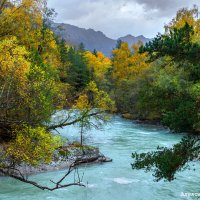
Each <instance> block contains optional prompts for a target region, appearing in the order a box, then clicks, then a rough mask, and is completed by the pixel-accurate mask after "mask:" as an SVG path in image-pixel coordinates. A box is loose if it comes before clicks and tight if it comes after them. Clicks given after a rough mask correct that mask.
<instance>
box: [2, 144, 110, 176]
mask: <svg viewBox="0 0 200 200" xmlns="http://www.w3.org/2000/svg"><path fill="white" fill-rule="evenodd" d="M104 162H112V159H111V158H108V157H106V156H105V155H103V154H102V153H101V152H100V151H99V148H97V147H93V146H87V145H84V146H80V145H79V144H77V143H75V144H70V145H69V144H68V145H64V146H62V147H60V148H59V149H58V150H56V151H55V152H54V156H53V161H52V162H51V163H49V164H40V165H38V166H37V167H33V166H29V165H26V164H21V165H20V166H18V167H17V168H16V169H17V170H15V171H13V172H14V173H15V174H16V175H17V174H18V173H21V174H22V175H24V176H28V175H33V174H38V173H44V172H51V171H59V170H62V169H68V168H69V167H70V166H71V165H72V164H73V163H77V164H76V165H81V164H84V163H85V164H92V163H99V164H100V163H104ZM0 175H2V174H0Z"/></svg>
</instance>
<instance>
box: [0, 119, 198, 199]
mask: <svg viewBox="0 0 200 200" xmlns="http://www.w3.org/2000/svg"><path fill="white" fill-rule="evenodd" d="M77 131H78V128H77V127H74V126H70V127H67V128H65V129H61V130H60V132H61V134H62V135H63V136H66V137H68V138H69V139H70V140H79V135H78V134H77ZM181 137H183V134H173V133H170V132H169V131H168V130H166V129H164V128H163V127H159V126H154V125H142V124H136V123H134V122H132V121H129V120H125V119H122V118H121V117H119V116H114V117H113V119H112V120H111V122H110V123H108V124H107V125H105V126H104V127H103V128H102V129H100V130H96V129H92V130H89V131H87V133H86V134H85V143H87V144H91V145H94V146H97V147H99V148H100V151H101V152H102V153H103V154H104V155H106V156H108V157H110V158H112V159H113V162H112V163H104V164H91V165H87V166H81V167H80V170H79V174H80V176H82V175H83V174H84V176H83V182H84V183H85V184H86V186H87V187H85V188H84V187H77V186H74V187H69V188H63V189H60V190H57V191H53V192H49V191H42V190H39V189H37V188H35V187H33V186H31V185H28V184H24V183H21V182H19V181H16V180H13V179H11V178H7V177H1V178H0V200H174V199H178V200H179V199H195V198H192V197H185V196H183V194H184V193H198V192H200V190H199V185H198V184H199V179H200V169H199V166H198V165H197V166H196V170H193V167H192V168H191V170H186V171H183V172H179V173H178V174H177V179H176V180H174V181H173V182H165V181H160V182H155V181H154V177H153V176H152V173H151V172H148V173H145V172H144V171H143V170H139V171H138V170H132V169H131V163H132V161H133V160H132V158H131V154H132V152H135V151H137V152H146V151H151V150H155V149H156V147H157V146H158V145H159V146H167V147H170V146H172V145H173V144H175V143H177V142H178V141H180V139H181ZM64 172H65V171H64V170H63V171H55V172H48V173H41V174H37V175H33V176H30V179H32V180H35V181H38V182H39V183H41V184H49V180H50V179H51V180H55V181H56V180H57V179H59V178H60V177H61V176H62V175H63V174H64ZM70 179H72V177H69V181H70Z"/></svg>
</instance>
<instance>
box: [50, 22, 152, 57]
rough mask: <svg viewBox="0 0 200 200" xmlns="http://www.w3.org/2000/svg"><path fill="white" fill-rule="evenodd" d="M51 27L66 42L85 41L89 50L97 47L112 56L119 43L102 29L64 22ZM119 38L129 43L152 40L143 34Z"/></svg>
mask: <svg viewBox="0 0 200 200" xmlns="http://www.w3.org/2000/svg"><path fill="white" fill-rule="evenodd" d="M51 27H52V30H53V31H54V33H55V34H56V35H57V36H59V37H61V38H63V39H65V40H66V42H68V43H70V44H73V45H79V44H80V43H83V44H84V45H85V48H86V49H87V50H90V51H93V50H94V49H96V50H97V51H101V52H103V53H104V54H105V55H106V56H111V51H112V49H113V48H115V46H116V44H117V40H113V39H111V38H109V37H107V36H106V35H105V34H104V33H102V32H101V31H95V30H93V29H85V28H79V27H77V26H74V25H70V24H64V23H52V24H51ZM119 39H120V40H122V41H124V42H128V44H129V45H131V44H133V43H136V42H138V41H139V40H140V41H142V42H143V43H146V42H148V41H150V39H148V38H145V37H144V36H142V35H141V36H138V37H134V36H132V35H127V36H125V37H121V38H119Z"/></svg>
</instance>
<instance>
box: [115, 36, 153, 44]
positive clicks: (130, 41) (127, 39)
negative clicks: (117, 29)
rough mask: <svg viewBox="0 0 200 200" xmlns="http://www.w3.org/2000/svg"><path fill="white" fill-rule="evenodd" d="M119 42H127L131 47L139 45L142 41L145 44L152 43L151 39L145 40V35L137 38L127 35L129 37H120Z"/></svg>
mask: <svg viewBox="0 0 200 200" xmlns="http://www.w3.org/2000/svg"><path fill="white" fill-rule="evenodd" d="M119 40H121V41H123V42H127V43H128V44H129V46H131V45H132V44H134V43H137V42H138V41H142V42H143V44H145V43H147V42H149V41H151V39H149V38H145V37H144V36H143V35H139V36H137V37H134V36H132V35H127V36H124V37H120V38H119Z"/></svg>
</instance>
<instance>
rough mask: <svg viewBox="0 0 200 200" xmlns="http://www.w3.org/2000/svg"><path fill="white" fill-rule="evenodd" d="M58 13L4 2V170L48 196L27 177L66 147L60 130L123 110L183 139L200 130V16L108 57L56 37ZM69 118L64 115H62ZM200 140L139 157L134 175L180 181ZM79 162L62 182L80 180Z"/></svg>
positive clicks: (0, 37)
mask: <svg viewBox="0 0 200 200" xmlns="http://www.w3.org/2000/svg"><path fill="white" fill-rule="evenodd" d="M53 14H54V12H53V10H50V9H48V8H47V7H46V2H45V1H44V0H39V1H38V0H24V1H22V2H21V1H8V0H1V1H0V70H1V73H0V139H1V140H0V143H1V154H0V172H1V173H3V174H5V175H8V176H11V177H13V178H16V179H19V180H21V181H24V182H27V183H30V184H33V185H35V186H36V187H39V188H40V189H50V190H53V189H58V188H61V187H67V186H71V185H82V183H81V182H80V180H79V181H77V182H74V183H71V184H68V185H62V184H61V182H62V180H63V179H61V180H59V181H58V182H57V183H55V187H54V188H47V187H42V186H40V185H38V184H37V183H35V182H32V181H29V180H28V179H26V177H24V176H23V174H21V173H20V172H18V173H17V175H16V173H14V171H18V167H19V166H21V165H22V164H26V165H29V166H33V167H37V166H39V165H40V164H50V163H51V162H52V160H53V157H54V152H55V151H57V150H58V149H60V148H61V149H62V147H63V145H64V142H65V141H63V139H62V138H61V137H60V136H59V134H53V133H52V131H53V130H54V131H55V130H57V129H58V128H60V127H65V126H68V125H72V124H78V125H79V127H80V138H81V139H80V146H81V147H83V145H84V144H83V137H84V131H85V130H86V129H87V128H90V127H98V126H100V125H101V124H102V123H104V122H105V121H107V120H108V113H112V112H119V113H123V114H124V116H129V118H132V119H142V120H153V121H154V120H156V121H160V122H161V123H162V124H163V125H165V126H168V127H169V128H170V129H171V130H174V131H175V132H182V131H187V132H191V133H194V132H196V133H198V132H199V130H200V123H199V122H200V120H199V108H200V68H199V64H200V54H199V52H200V39H199V38H200V20H199V19H198V8H196V7H194V8H193V9H191V10H189V9H182V10H180V11H178V13H177V15H176V17H175V18H174V19H173V20H172V21H171V22H170V23H169V24H168V25H166V26H165V33H164V34H163V35H158V36H157V37H155V38H154V39H153V40H152V41H151V42H149V43H148V44H146V45H145V46H143V44H142V43H140V42H138V44H134V45H133V46H132V47H129V46H128V44H127V43H123V42H121V41H119V42H118V44H117V46H116V48H115V49H114V50H113V52H112V57H111V58H107V57H105V56H104V55H103V53H101V52H96V51H94V52H90V51H86V50H85V49H84V45H83V44H80V46H78V47H77V46H76V47H75V46H72V45H70V44H67V43H66V42H65V41H64V40H63V39H61V38H58V37H56V36H55V35H54V33H53V32H52V31H51V29H50V21H51V17H52V16H53ZM63 109H65V110H67V112H63V115H62V117H60V118H59V117H57V118H56V117H55V118H54V119H53V120H52V116H56V113H58V111H59V110H63ZM199 141H200V138H199V137H198V136H193V135H192V134H191V136H190V137H188V138H184V139H183V140H182V141H181V142H180V143H179V144H177V145H175V146H174V147H173V148H171V149H168V148H158V151H156V152H150V153H144V154H137V153H134V154H133V158H134V159H135V160H134V163H133V164H132V167H133V168H134V169H141V168H144V169H146V170H151V169H153V170H154V171H155V174H154V175H155V177H156V180H160V179H162V178H165V179H167V180H169V181H171V180H173V179H174V175H175V172H176V171H177V170H181V169H182V168H183V167H184V166H185V164H187V162H188V161H191V160H196V159H198V154H199V150H200V144H199ZM74 166H75V164H73V165H72V166H70V168H69V171H68V172H67V173H66V175H65V176H64V177H63V178H66V177H67V175H68V174H69V173H70V172H71V170H72V168H73V167H74Z"/></svg>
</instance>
